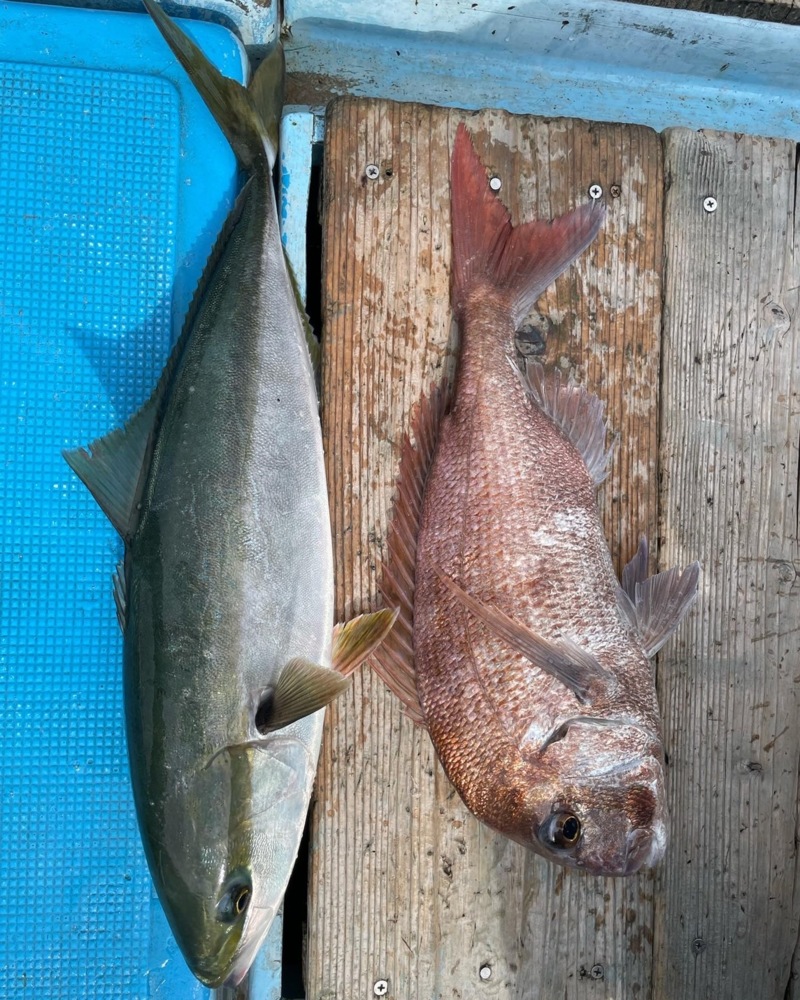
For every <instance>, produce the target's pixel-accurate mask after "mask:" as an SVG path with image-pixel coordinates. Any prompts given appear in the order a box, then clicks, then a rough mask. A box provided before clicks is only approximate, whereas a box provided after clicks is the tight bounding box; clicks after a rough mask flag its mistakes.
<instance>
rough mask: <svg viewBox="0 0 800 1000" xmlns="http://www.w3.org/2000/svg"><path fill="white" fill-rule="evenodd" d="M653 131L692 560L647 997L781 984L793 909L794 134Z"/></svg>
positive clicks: (672, 512)
mask: <svg viewBox="0 0 800 1000" xmlns="http://www.w3.org/2000/svg"><path fill="white" fill-rule="evenodd" d="M665 144H666V147H665V148H666V170H667V176H668V178H669V185H668V190H667V200H666V216H665V226H666V282H665V312H664V316H665V324H664V358H663V380H662V385H663V394H664V395H663V420H662V426H663V435H662V455H661V468H662V476H663V498H662V507H661V510H662V522H661V533H662V535H663V538H664V550H663V555H664V561H665V562H667V563H676V562H677V563H681V562H684V561H686V560H689V559H692V558H695V557H700V558H701V559H702V561H703V565H704V572H703V578H702V583H701V588H702V597H701V600H700V602H699V605H698V607H697V609H696V610H695V612H693V614H692V615H691V617H690V619H689V620H688V621H687V622H686V623H685V625H684V627H683V628H682V630H681V632H680V635H679V637H678V640H677V641H676V642H673V644H672V645H670V646H669V647H667V648H666V650H665V654H664V655H663V657H662V660H661V666H660V677H661V688H662V697H661V705H662V710H663V712H664V716H665V719H666V730H667V737H668V742H667V751H668V753H669V765H670V766H669V772H670V773H669V778H670V780H669V786H670V789H671V804H672V814H673V841H672V847H671V851H670V854H669V857H668V858H667V861H666V864H665V866H664V867H663V869H662V870H661V873H660V877H659V884H658V892H657V897H656V898H657V909H656V914H657V935H656V950H657V955H658V960H657V965H656V977H655V996H657V997H661V996H674V997H732V998H744V997H754V996H758V997H764V998H770V1000H772V998H774V1000H782V998H783V997H784V996H786V997H789V996H796V995H797V986H796V983H795V981H794V979H793V976H792V956H793V952H794V949H795V946H796V943H797V935H798V923H799V922H800V895H798V891H797V890H798V862H797V799H798V791H797V789H798V759H799V758H800V726H798V697H797V684H798V681H800V675H799V674H798V661H799V659H800V657H799V655H798V654H800V644H799V643H798V636H800V576H799V575H798V571H799V570H800V561H798V546H797V518H798V505H797V487H798V439H800V397H799V396H798V389H799V388H800V340H799V338H798V327H797V323H796V316H797V313H798V289H799V288H800V256H799V255H798V250H799V249H800V248H799V247H798V245H797V240H796V236H795V233H794V209H795V195H796V175H795V171H796V164H795V145H794V143H790V142H777V141H772V140H766V139H753V138H750V137H747V136H741V135H731V134H718V133H702V132H701V133H696V132H689V131H685V130H675V131H671V132H669V133H667V135H666V138H665ZM708 195H713V197H714V198H716V200H717V203H718V208H717V210H716V212H713V213H708V212H705V211H704V209H703V199H704V197H706V196H708ZM793 984H794V985H793Z"/></svg>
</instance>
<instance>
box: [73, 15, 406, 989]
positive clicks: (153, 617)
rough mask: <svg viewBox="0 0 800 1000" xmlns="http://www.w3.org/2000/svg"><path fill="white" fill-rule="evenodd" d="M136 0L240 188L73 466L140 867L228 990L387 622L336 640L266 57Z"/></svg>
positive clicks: (281, 887)
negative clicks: (95, 509) (95, 517)
mask: <svg viewBox="0 0 800 1000" xmlns="http://www.w3.org/2000/svg"><path fill="white" fill-rule="evenodd" d="M145 6H146V7H147V9H148V11H149V12H150V14H151V15H152V17H153V18H154V20H155V22H156V24H157V25H158V27H159V29H160V30H161V32H162V34H163V35H164V37H165V38H166V40H167V41H168V43H169V45H170V46H171V48H172V49H173V51H174V52H175V54H176V56H177V57H178V59H179V60H180V61H181V63H182V64H183V66H184V68H185V69H186V70H187V72H188V73H189V75H190V77H191V78H192V80H193V81H194V83H195V85H196V86H197V88H198V90H199V91H200V93H201V94H202V96H203V98H204V99H205V101H206V103H207V104H208V106H209V108H210V110H211V111H212V113H213V114H214V116H215V118H216V119H217V122H218V123H219V125H220V127H221V128H222V130H223V131H224V132H225V134H226V136H227V137H228V139H229V141H230V143H231V145H232V147H233V149H234V151H235V153H236V155H237V158H238V160H239V163H240V166H241V167H242V169H243V170H244V171H245V172H246V173H247V175H248V179H247V181H246V183H245V185H244V188H243V190H242V191H241V193H240V194H239V196H238V198H237V200H236V203H235V206H234V208H233V209H232V211H231V213H230V216H229V218H228V220H227V222H226V224H225V227H224V229H223V232H222V234H221V235H220V237H219V239H218V241H217V244H216V247H215V249H214V251H213V253H212V255H211V258H210V260H209V263H208V265H207V267H206V270H205V272H204V275H203V278H202V280H201V282H200V286H199V288H198V290H197V292H196V295H195V298H194V302H193V304H192V306H191V309H190V311H189V315H188V317H187V320H186V323H185V326H184V330H183V332H182V334H181V337H180V339H179V341H178V344H177V345H176V348H175V350H174V351H173V354H172V356H171V358H170V361H169V363H168V364H167V367H166V369H165V371H164V374H163V375H162V377H161V380H160V381H159V384H158V386H157V388H156V390H155V392H154V393H153V396H152V397H151V399H150V400H149V401H148V402H147V403H146V404H145V405H144V406H143V407H142V409H141V410H140V411H139V412H138V413H137V414H136V415H135V416H134V417H133V418H132V419H131V420H130V422H129V423H128V424H127V426H126V427H125V428H124V429H122V430H115V431H112V432H111V433H110V434H108V435H106V437H104V438H102V439H100V440H98V441H95V442H94V443H93V444H92V445H91V446H90V453H87V452H86V451H83V450H81V449H77V450H75V451H71V452H69V453H67V454H66V456H65V457H66V459H67V461H68V462H69V464H70V466H71V467H72V468H73V469H74V471H75V472H76V473H77V474H78V476H80V478H81V479H82V480H83V481H84V483H85V484H86V485H87V486H88V488H89V489H90V490H91V492H92V494H93V495H94V497H95V498H96V500H97V501H98V503H99V504H100V506H101V508H102V509H103V511H104V512H105V513H106V514H107V516H108V517H109V519H110V520H111V522H112V524H113V525H114V527H115V528H116V529H117V531H118V532H119V533H120V535H121V536H122V538H123V539H124V541H125V557H124V562H123V564H121V565H120V567H119V568H118V570H117V573H116V576H115V581H114V590H115V596H116V601H117V609H118V616H119V620H120V624H121V626H122V629H123V632H124V676H125V710H126V721H127V736H128V750H129V758H130V768H131V778H132V784H133V792H134V798H135V802H136V809H137V815H138V819H139V825H140V829H141V834H142V840H143V843H144V847H145V852H146V855H147V860H148V863H149V866H150V871H151V873H152V876H153V880H154V883H155V886H156V889H157V891H158V895H159V898H160V900H161V902H162V904H163V906H164V909H165V911H166V914H167V917H168V919H169V922H170V925H171V927H172V930H173V932H174V934H175V937H176V939H177V941H178V944H179V945H180V947H181V950H182V952H183V954H184V956H185V958H186V960H187V962H188V964H189V966H190V967H191V969H192V971H193V972H194V974H195V975H196V976H197V977H198V979H200V980H201V981H202V982H204V983H206V984H208V985H209V986H219V985H221V984H226V985H237V984H238V983H239V982H240V981H241V980H242V978H243V977H244V976H245V974H246V973H247V971H248V969H249V967H250V964H251V963H252V961H253V958H254V957H255V954H256V952H257V950H258V948H259V947H260V945H261V943H262V942H263V940H264V937H265V936H266V934H267V931H268V930H269V927H270V924H271V923H272V920H273V917H274V916H275V913H276V910H277V909H278V907H279V905H280V903H281V900H282V897H283V894H284V891H285V889H286V884H287V881H288V879H289V875H290V873H291V870H292V866H293V864H294V861H295V858H296V856H297V851H298V847H299V843H300V838H301V834H302V831H303V826H304V821H305V817H306V812H307V808H308V803H309V798H310V795H311V789H312V783H313V780H314V774H315V770H316V765H317V756H318V753H319V747H320V739H321V734H322V724H323V715H324V713H323V712H322V711H320V709H321V708H322V707H323V706H324V705H325V704H326V703H327V702H328V701H330V699H331V698H333V697H334V696H335V695H336V694H338V693H339V692H340V691H341V690H342V689H343V687H344V686H346V685H347V683H348V682H347V680H346V679H345V677H344V676H342V675H346V674H347V673H349V672H350V671H351V670H352V669H354V667H355V666H356V665H357V663H358V662H360V660H361V659H363V657H364V656H365V655H366V653H367V652H368V651H369V650H370V649H371V648H372V647H373V646H374V644H375V643H376V642H377V641H379V639H380V636H381V634H382V633H383V631H384V630H385V628H386V627H390V623H391V618H392V616H391V615H389V616H386V615H385V614H384V615H382V616H381V617H379V618H375V617H374V616H362V617H361V618H360V619H355V620H354V621H353V622H350V623H349V624H348V625H346V626H344V627H343V628H342V630H341V631H340V632H339V633H338V635H337V638H336V639H335V640H334V642H333V649H332V636H333V634H334V629H333V567H332V546H331V535H330V519H329V511H328V498H327V490H326V482H325V475H324V465H323V454H322V439H321V429H320V424H319V414H318V403H317V395H316V389H315V378H314V370H313V366H312V362H311V359H310V356H309V347H308V341H307V335H308V330H307V327H306V324H305V323H304V321H303V317H302V316H301V315H300V313H299V310H298V301H297V296H296V292H295V288H294V285H293V281H292V279H291V276H290V274H289V273H288V271H287V266H286V262H285V259H284V252H283V248H282V245H281V238H280V232H279V227H278V213H277V209H276V204H275V195H274V189H273V183H272V167H273V164H274V160H275V145H274V140H273V136H274V135H275V134H276V131H277V127H276V121H275V114H276V101H275V97H274V86H273V85H272V84H273V83H274V80H275V79H276V73H275V65H274V62H270V61H269V60H268V61H266V62H265V63H263V64H262V67H260V68H259V70H258V71H257V72H256V74H255V76H254V78H253V81H252V83H251V84H250V87H249V89H245V88H243V87H242V86H240V85H239V84H238V83H236V82H235V81H232V80H229V79H227V78H225V77H223V76H222V75H221V74H220V73H219V71H218V70H217V69H216V68H215V67H213V66H212V65H211V64H210V63H209V62H208V61H207V60H206V58H205V56H204V55H203V54H202V52H201V51H200V50H199V49H198V48H197V46H196V45H194V43H193V42H191V41H190V40H189V39H188V38H187V36H186V35H184V33H183V32H182V31H181V30H180V29H178V27H177V26H176V25H175V24H173V22H172V21H171V20H170V19H169V18H168V17H167V16H166V15H165V14H163V13H162V11H161V10H160V9H159V8H158V7H157V6H155V4H153V3H152V2H151V0H145ZM281 68H282V67H281ZM278 76H280V77H281V78H282V72H281V73H280V74H278ZM262 108H264V109H266V110H264V111H262ZM332 660H333V665H334V666H335V667H336V671H333V670H331V669H330V666H331V663H332Z"/></svg>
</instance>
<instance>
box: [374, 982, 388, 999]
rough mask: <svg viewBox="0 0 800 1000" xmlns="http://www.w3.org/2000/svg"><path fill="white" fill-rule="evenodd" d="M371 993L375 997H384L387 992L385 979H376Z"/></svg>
mask: <svg viewBox="0 0 800 1000" xmlns="http://www.w3.org/2000/svg"><path fill="white" fill-rule="evenodd" d="M372 992H373V993H374V994H375V996H376V997H385V996H386V994H387V993H388V992H389V984H388V983H387V982H386V980H385V979H376V980H375V985H374V986H373V987H372Z"/></svg>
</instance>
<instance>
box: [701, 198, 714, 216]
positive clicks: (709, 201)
mask: <svg viewBox="0 0 800 1000" xmlns="http://www.w3.org/2000/svg"><path fill="white" fill-rule="evenodd" d="M703 208H704V209H705V210H706V211H707V212H709V213H711V212H716V210H717V199H716V198H712V197H711V195H709V196H708V197H707V198H704V199H703Z"/></svg>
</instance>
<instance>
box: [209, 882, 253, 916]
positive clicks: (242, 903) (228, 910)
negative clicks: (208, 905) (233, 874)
mask: <svg viewBox="0 0 800 1000" xmlns="http://www.w3.org/2000/svg"><path fill="white" fill-rule="evenodd" d="M251 896H252V890H251V888H250V885H249V884H248V883H247V882H244V881H242V880H241V879H237V881H235V882H233V883H232V884H231V885H229V886H228V888H227V889H226V890H225V892H223V894H222V895H221V896H220V898H219V901H218V903H217V919H218V920H221V921H222V922H223V923H224V924H232V923H233V921H234V920H236V919H237V918H238V917H241V915H242V914H243V913H244V912H245V910H246V909H247V907H248V906H249V904H250V897H251Z"/></svg>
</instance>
